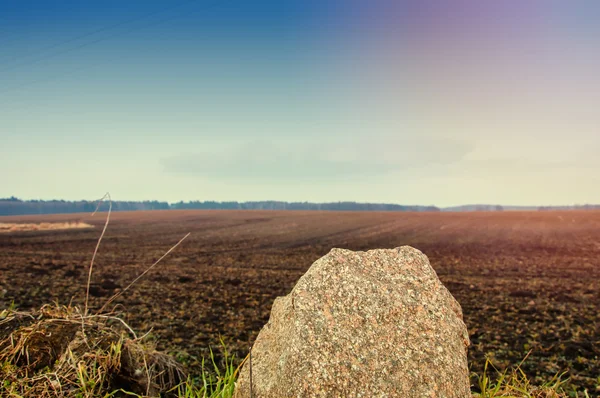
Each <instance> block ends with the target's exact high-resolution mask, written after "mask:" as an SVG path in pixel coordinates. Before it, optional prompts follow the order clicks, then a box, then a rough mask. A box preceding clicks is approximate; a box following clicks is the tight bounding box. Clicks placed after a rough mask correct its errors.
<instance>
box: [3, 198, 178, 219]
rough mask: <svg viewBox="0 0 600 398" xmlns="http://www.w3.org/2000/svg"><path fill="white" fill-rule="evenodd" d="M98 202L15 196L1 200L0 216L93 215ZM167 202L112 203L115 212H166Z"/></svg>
mask: <svg viewBox="0 0 600 398" xmlns="http://www.w3.org/2000/svg"><path fill="white" fill-rule="evenodd" d="M97 206H98V202H95V201H87V200H81V201H66V200H20V199H18V198H15V197H14V196H12V197H10V198H4V199H2V198H0V216H11V215H27V214H61V213H62V214H68V213H91V212H93V211H94V210H96V207H97ZM107 209H108V204H107V203H103V204H102V206H101V208H100V210H107ZM166 209H169V204H168V203H167V202H158V201H155V200H154V201H143V202H119V201H117V202H112V210H113V211H132V210H166Z"/></svg>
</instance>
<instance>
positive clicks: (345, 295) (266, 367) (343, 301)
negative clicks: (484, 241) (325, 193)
mask: <svg viewBox="0 0 600 398" xmlns="http://www.w3.org/2000/svg"><path fill="white" fill-rule="evenodd" d="M468 345H469V337H468V333H467V329H466V327H465V324H464V323H463V319H462V310H461V308H460V305H459V304H458V302H457V301H456V300H455V299H454V297H452V295H451V294H450V292H448V290H447V289H446V288H445V287H444V286H443V285H442V283H441V282H440V280H439V279H438V277H437V275H436V273H435V271H434V270H433V268H432V267H431V265H430V264H429V260H428V259H427V257H426V256H425V255H424V254H423V253H421V252H420V251H419V250H416V249H414V248H412V247H409V246H402V247H399V248H396V249H389V250H388V249H385V250H384V249H381V250H370V251H367V252H353V251H350V250H343V249H332V250H331V251H330V252H329V253H328V254H327V255H325V256H324V257H322V258H320V259H319V260H317V261H316V262H315V263H314V264H313V265H312V266H311V267H310V269H309V270H308V271H307V272H306V274H304V275H303V276H302V277H301V278H300V279H299V280H298V283H297V284H296V286H295V287H294V288H293V289H292V291H291V292H290V294H288V295H287V296H285V297H278V298H277V299H275V302H274V303H273V308H272V310H271V317H270V319H269V322H268V323H267V324H266V325H265V326H264V327H263V329H262V330H261V331H260V333H259V335H258V337H257V339H256V342H255V343H254V346H253V348H252V375H250V366H249V362H246V364H245V365H244V367H243V368H242V370H241V373H240V376H239V379H238V382H237V385H236V390H235V394H234V396H235V397H237V398H242V397H250V377H252V396H253V397H254V398H266V397H272V398H284V397H419V398H422V397H470V396H471V394H470V387H469V371H468V365H467V346H468Z"/></svg>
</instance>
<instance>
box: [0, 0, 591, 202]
mask: <svg viewBox="0 0 600 398" xmlns="http://www.w3.org/2000/svg"><path fill="white" fill-rule="evenodd" d="M483 3H485V4H483ZM599 17H600V7H599V6H598V5H597V3H596V2H592V1H587V2H585V1H573V2H568V3H566V2H558V1H556V2H555V1H541V0H540V1H530V2H520V1H506V2H500V3H498V4H492V3H488V2H477V1H453V2H439V1H438V2H433V1H431V2H430V1H412V2H408V1H406V2H402V1H394V2H392V1H385V0H379V1H371V2H366V1H365V2H361V1H345V2H342V1H336V2H333V1H332V2H327V1H323V2H311V1H303V2H301V1H268V2H260V1H258V2H245V1H244V2H242V1H236V0H229V1H227V0H222V1H203V0H196V1H194V0H190V1H158V0H157V1H128V2H122V1H103V2H81V1H26V0H22V1H16V0H15V1H4V2H2V3H0V139H1V141H0V142H1V143H2V145H0V197H2V196H11V195H15V196H18V197H21V198H25V199H32V198H42V199H51V198H63V199H95V198H97V197H99V196H102V194H103V193H104V192H106V191H109V192H110V193H111V195H112V197H113V198H114V199H115V200H143V199H158V200H167V201H171V202H173V201H178V200H240V201H243V200H264V199H275V200H288V201H304V200H308V201H338V200H356V201H360V202H366V201H370V202H394V203H403V204H436V205H439V206H447V205H456V204H464V203H482V202H485V203H502V204H514V205H551V204H572V203H598V202H600V177H599V175H598V173H597V170H599V169H600V161H599V159H600V158H599V156H598V153H599V152H600V131H599V130H600V113H599V112H598V111H597V109H598V105H600V77H599V76H598V74H597V71H598V70H600V52H599V51H598V49H599V48H600V27H599V25H598V24H597V23H596V21H598V20H599Z"/></svg>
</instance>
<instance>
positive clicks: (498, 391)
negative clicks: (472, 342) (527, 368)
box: [472, 353, 590, 398]
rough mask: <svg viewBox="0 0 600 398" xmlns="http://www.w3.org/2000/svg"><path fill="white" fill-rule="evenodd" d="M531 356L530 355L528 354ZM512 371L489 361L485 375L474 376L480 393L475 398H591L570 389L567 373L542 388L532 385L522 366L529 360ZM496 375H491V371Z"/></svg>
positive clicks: (556, 377) (584, 393)
mask: <svg viewBox="0 0 600 398" xmlns="http://www.w3.org/2000/svg"><path fill="white" fill-rule="evenodd" d="M527 356H529V353H528V354H527ZM527 356H525V358H524V359H523V361H521V363H520V364H519V365H518V366H517V367H516V368H514V369H512V370H510V371H509V370H505V371H503V372H501V371H499V370H498V369H496V368H495V367H494V365H493V364H492V362H491V361H490V360H489V359H487V360H486V363H485V368H484V371H483V374H481V375H478V374H473V375H472V379H475V380H476V384H475V387H476V388H478V390H479V391H480V392H478V393H473V398H497V397H498V398H500V397H510V398H571V397H573V398H574V397H584V398H589V397H590V396H589V394H588V392H587V391H583V392H578V391H577V390H576V389H575V388H569V379H568V378H567V379H563V377H564V376H565V375H566V372H563V373H561V374H556V375H555V376H554V377H553V378H552V379H550V380H549V381H547V382H546V383H544V384H543V385H541V386H535V385H532V384H531V381H530V380H529V378H528V377H527V375H526V374H525V372H523V370H522V369H521V365H522V364H523V362H524V361H525V360H526V359H527ZM490 368H492V369H493V373H494V375H493V376H492V375H490V373H491V369H490Z"/></svg>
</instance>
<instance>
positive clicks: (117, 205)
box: [0, 196, 440, 216]
mask: <svg viewBox="0 0 600 398" xmlns="http://www.w3.org/2000/svg"><path fill="white" fill-rule="evenodd" d="M96 206H97V202H94V201H65V200H21V199H18V198H15V197H14V196H13V197H10V198H4V199H0V216H9V215H27V214H57V213H90V212H93V211H94V210H95V209H96ZM107 209H108V205H107V204H106V203H104V204H103V205H102V207H101V210H107ZM170 209H171V210H183V209H196V210H329V211H332V210H334V211H335V210H337V211H440V209H439V208H437V207H435V206H404V205H397V204H386V203H356V202H332V203H311V202H279V201H273V200H267V201H255V202H216V201H204V202H200V201H191V202H177V203H172V204H169V203H167V202H159V201H156V200H154V201H142V202H123V201H113V202H112V210H113V211H134V210H170Z"/></svg>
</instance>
